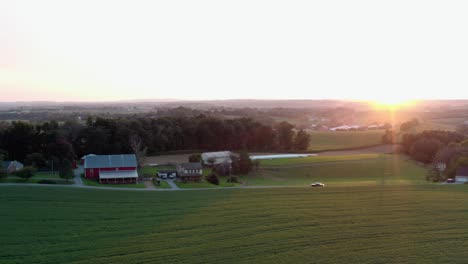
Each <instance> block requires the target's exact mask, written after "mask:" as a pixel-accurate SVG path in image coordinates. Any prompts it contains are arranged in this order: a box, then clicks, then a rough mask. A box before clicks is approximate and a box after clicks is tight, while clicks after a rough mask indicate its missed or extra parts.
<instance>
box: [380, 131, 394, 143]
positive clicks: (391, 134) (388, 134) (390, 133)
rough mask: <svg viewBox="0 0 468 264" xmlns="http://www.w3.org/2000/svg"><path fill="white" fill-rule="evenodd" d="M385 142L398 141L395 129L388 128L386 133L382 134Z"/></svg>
mask: <svg viewBox="0 0 468 264" xmlns="http://www.w3.org/2000/svg"><path fill="white" fill-rule="evenodd" d="M382 143H383V144H395V143H397V135H396V133H395V132H394V131H393V130H389V129H387V130H386V131H385V134H384V135H383V136H382Z"/></svg>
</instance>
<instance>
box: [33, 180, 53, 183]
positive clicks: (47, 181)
mask: <svg viewBox="0 0 468 264" xmlns="http://www.w3.org/2000/svg"><path fill="white" fill-rule="evenodd" d="M37 183H39V184H57V182H56V181H54V180H39V181H37Z"/></svg>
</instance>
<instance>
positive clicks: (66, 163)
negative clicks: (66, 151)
mask: <svg viewBox="0 0 468 264" xmlns="http://www.w3.org/2000/svg"><path fill="white" fill-rule="evenodd" d="M59 176H60V178H62V179H66V180H67V181H68V180H69V179H72V178H73V177H74V174H73V168H72V163H71V161H70V160H68V159H64V160H62V161H61V162H60V167H59Z"/></svg>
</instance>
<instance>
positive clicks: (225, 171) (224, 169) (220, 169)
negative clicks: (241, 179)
mask: <svg viewBox="0 0 468 264" xmlns="http://www.w3.org/2000/svg"><path fill="white" fill-rule="evenodd" d="M213 172H215V173H216V174H217V175H221V176H229V175H231V164H229V163H222V164H217V165H215V166H213Z"/></svg>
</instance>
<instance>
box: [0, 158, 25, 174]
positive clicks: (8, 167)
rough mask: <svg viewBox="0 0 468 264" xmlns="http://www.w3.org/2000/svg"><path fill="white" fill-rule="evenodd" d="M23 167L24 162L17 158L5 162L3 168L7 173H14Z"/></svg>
mask: <svg viewBox="0 0 468 264" xmlns="http://www.w3.org/2000/svg"><path fill="white" fill-rule="evenodd" d="M22 168H24V165H23V163H21V162H19V161H16V160H13V161H4V162H3V170H4V171H5V172H6V173H7V174H12V173H14V172H16V171H19V170H21V169H22Z"/></svg>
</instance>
